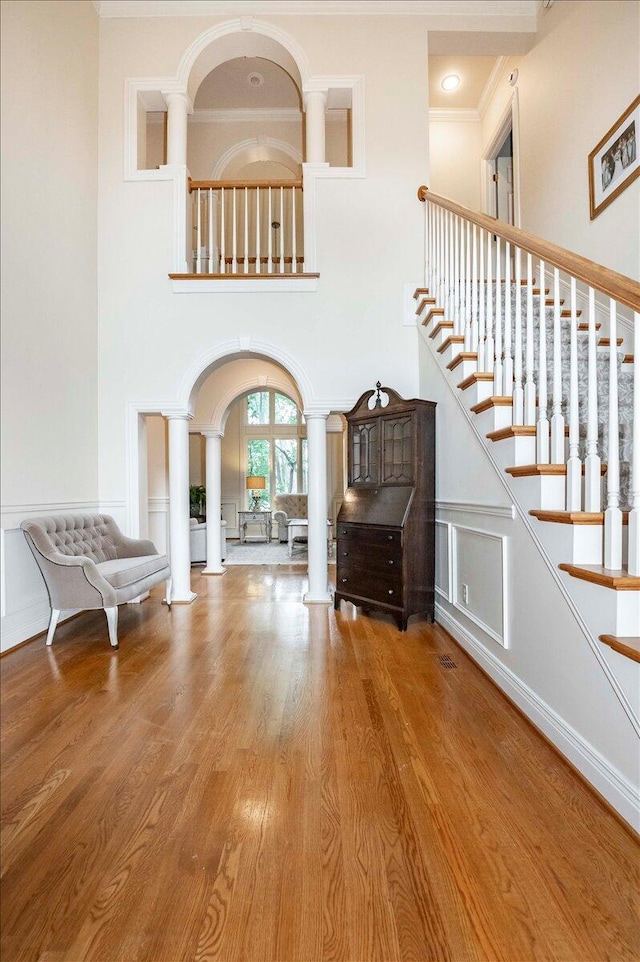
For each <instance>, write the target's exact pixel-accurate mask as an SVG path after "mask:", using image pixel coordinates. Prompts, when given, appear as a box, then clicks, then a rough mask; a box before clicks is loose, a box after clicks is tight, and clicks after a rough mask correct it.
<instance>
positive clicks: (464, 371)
mask: <svg viewBox="0 0 640 962" xmlns="http://www.w3.org/2000/svg"><path fill="white" fill-rule="evenodd" d="M458 353H460V352H458ZM447 363H448V362H447ZM477 370H478V362H477V361H475V360H471V361H469V360H464V361H460V363H459V364H456V366H455V367H454V369H453V370H452V371H449V370H447V367H446V365H445V367H444V371H445V372H446V375H447V377H448V378H449V381H450V382H451V385H452V387H453V388H454V389H455V390H456V391H457V390H458V384H460V381H464V380H465V378H467V377H469V376H470V375H471V374H475V373H476V371H477ZM465 393H466V392H465ZM488 397H491V394H489V395H488ZM483 400H484V398H483Z"/></svg>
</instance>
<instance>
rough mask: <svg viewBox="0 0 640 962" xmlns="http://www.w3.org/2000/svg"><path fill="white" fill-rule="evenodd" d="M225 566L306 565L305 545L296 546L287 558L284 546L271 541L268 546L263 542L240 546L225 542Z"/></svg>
mask: <svg viewBox="0 0 640 962" xmlns="http://www.w3.org/2000/svg"><path fill="white" fill-rule="evenodd" d="M224 564H225V565H292V564H295V565H297V564H302V565H305V566H306V564H307V546H306V544H300V545H298V544H296V545H295V546H294V549H293V555H292V557H291V558H290V557H289V549H288V546H287V545H286V544H280V543H279V542H278V541H272V542H271V543H270V544H265V543H264V542H250V543H248V544H246V543H245V544H240V542H239V541H227V557H226V558H225V560H224Z"/></svg>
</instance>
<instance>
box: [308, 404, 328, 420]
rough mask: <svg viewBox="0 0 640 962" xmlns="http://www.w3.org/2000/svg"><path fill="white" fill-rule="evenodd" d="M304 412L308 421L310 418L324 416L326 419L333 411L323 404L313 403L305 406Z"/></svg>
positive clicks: (323, 418)
mask: <svg viewBox="0 0 640 962" xmlns="http://www.w3.org/2000/svg"><path fill="white" fill-rule="evenodd" d="M302 413H303V414H304V416H305V419H306V420H307V421H308V420H309V419H310V418H322V420H323V421H326V420H327V418H328V417H329V415H330V414H331V411H330V410H329V409H328V408H326V407H324V406H323V405H320V404H317V405H316V404H312V405H310V406H309V407H305V409H304V410H303V412H302Z"/></svg>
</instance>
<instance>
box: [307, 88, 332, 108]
mask: <svg viewBox="0 0 640 962" xmlns="http://www.w3.org/2000/svg"><path fill="white" fill-rule="evenodd" d="M328 96H329V88H328V87H311V88H308V89H307V90H303V92H302V104H303V107H304V109H305V110H307V109H308V106H309V103H316V104H318V103H321V104H322V108H323V110H324V109H326V106H327V98H328Z"/></svg>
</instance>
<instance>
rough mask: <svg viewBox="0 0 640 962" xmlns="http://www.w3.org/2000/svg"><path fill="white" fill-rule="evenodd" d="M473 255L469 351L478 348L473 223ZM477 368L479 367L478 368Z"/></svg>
mask: <svg viewBox="0 0 640 962" xmlns="http://www.w3.org/2000/svg"><path fill="white" fill-rule="evenodd" d="M472 230H473V255H472V260H473V263H472V267H471V277H472V282H471V345H470V347H469V350H470V351H477V350H478V228H477V226H476V225H475V224H474V225H473V228H472ZM478 369H479V368H478Z"/></svg>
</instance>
